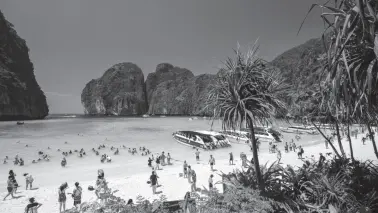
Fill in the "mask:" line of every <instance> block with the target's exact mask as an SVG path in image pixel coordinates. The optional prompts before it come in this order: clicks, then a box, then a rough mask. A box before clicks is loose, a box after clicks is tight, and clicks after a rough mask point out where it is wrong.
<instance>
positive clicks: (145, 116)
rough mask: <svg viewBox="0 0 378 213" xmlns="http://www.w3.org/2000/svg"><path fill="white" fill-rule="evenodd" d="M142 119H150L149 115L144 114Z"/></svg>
mask: <svg viewBox="0 0 378 213" xmlns="http://www.w3.org/2000/svg"><path fill="white" fill-rule="evenodd" d="M142 117H143V118H148V117H150V115H148V114H145V115H143V116H142Z"/></svg>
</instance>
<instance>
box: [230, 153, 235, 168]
mask: <svg viewBox="0 0 378 213" xmlns="http://www.w3.org/2000/svg"><path fill="white" fill-rule="evenodd" d="M230 165H234V155H233V154H232V152H230Z"/></svg>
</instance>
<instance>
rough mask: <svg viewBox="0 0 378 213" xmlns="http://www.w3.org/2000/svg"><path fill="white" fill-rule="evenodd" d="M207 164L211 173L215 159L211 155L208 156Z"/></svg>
mask: <svg viewBox="0 0 378 213" xmlns="http://www.w3.org/2000/svg"><path fill="white" fill-rule="evenodd" d="M209 164H210V168H211V171H214V168H213V166H214V165H215V159H214V157H213V156H212V155H210V160H209Z"/></svg>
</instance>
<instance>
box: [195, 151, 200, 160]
mask: <svg viewBox="0 0 378 213" xmlns="http://www.w3.org/2000/svg"><path fill="white" fill-rule="evenodd" d="M199 155H200V152H199V151H198V149H197V151H196V161H199V160H200V157H199Z"/></svg>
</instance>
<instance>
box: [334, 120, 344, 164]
mask: <svg viewBox="0 0 378 213" xmlns="http://www.w3.org/2000/svg"><path fill="white" fill-rule="evenodd" d="M335 125H336V135H337V142H338V143H339V148H340V152H341V155H342V156H343V157H344V158H345V157H346V155H345V152H344V147H343V144H342V143H341V137H340V129H339V123H338V121H337V120H335Z"/></svg>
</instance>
